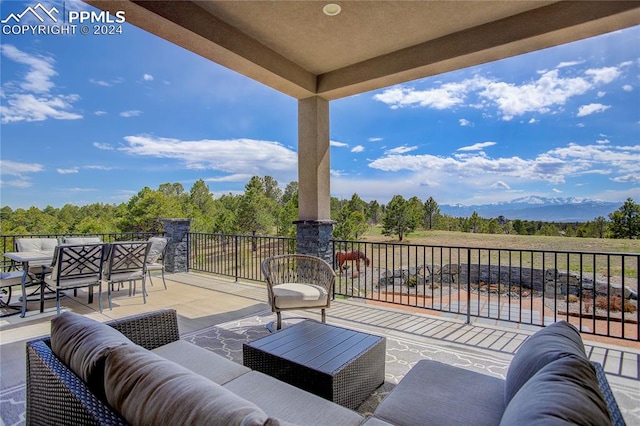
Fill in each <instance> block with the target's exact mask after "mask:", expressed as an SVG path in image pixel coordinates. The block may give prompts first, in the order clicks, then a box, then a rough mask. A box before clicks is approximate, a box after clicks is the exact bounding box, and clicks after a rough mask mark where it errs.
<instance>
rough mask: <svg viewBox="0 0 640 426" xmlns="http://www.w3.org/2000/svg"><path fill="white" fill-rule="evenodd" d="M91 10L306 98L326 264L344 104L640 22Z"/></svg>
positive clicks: (314, 229)
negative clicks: (333, 112)
mask: <svg viewBox="0 0 640 426" xmlns="http://www.w3.org/2000/svg"><path fill="white" fill-rule="evenodd" d="M85 1H86V2H87V3H89V4H91V5H92V6H95V7H97V8H99V9H102V10H104V11H108V12H110V13H111V14H113V15H115V14H116V12H120V13H122V12H124V13H125V16H126V21H127V22H128V23H130V24H133V25H135V26H138V27H140V28H142V29H144V30H146V31H149V32H150V33H152V34H155V35H157V36H159V37H162V38H164V39H166V40H168V41H170V42H172V43H175V44H177V45H179V46H181V47H183V48H185V49H187V50H189V51H192V52H194V53H196V54H198V55H201V56H203V57H205V58H207V59H210V60H211V61H213V62H216V63H218V64H220V65H222V66H225V67H227V68H229V69H231V70H234V71H236V72H238V73H240V74H242V75H245V76H247V77H249V78H251V79H254V80H256V81H258V82H260V83H263V84H265V85H266V86H269V87H271V88H273V89H275V90H278V91H280V92H282V93H284V94H287V95H289V96H291V97H294V98H295V99H297V100H298V184H299V191H298V198H299V203H298V204H299V212H298V221H297V228H298V229H297V231H298V232H297V238H298V252H299V253H306V254H312V255H317V256H319V257H322V258H325V260H330V259H329V253H330V251H331V248H330V240H331V232H332V222H331V216H330V194H331V192H330V183H331V182H330V167H331V159H330V143H329V142H330V134H331V126H330V122H329V116H330V114H329V109H330V102H331V101H332V100H335V99H340V98H344V97H347V96H352V95H357V94H360V93H364V92H367V91H370V90H374V89H379V88H384V87H388V86H391V85H394V84H399V83H403V82H407V81H411V80H416V79H419V78H424V77H429V76H435V75H439V74H442V73H445V72H449V71H453V70H458V69H462V68H467V67H471V66H474V65H478V64H483V63H487V62H491V61H496V60H499V59H504V58H508V57H512V56H516V55H521V54H524V53H528V52H533V51H536V50H541V49H545V48H548V47H552V46H557V45H560V44H564V43H570V42H573V41H577V40H581V39H584V38H588V37H593V36H596V35H600V34H604V33H608V32H611V31H616V30H620V29H623V28H627V27H631V26H634V25H638V24H640V4H638V2H635V1H555V0H552V1H538V0H535V1H473V2H457V1H342V2H335V3H332V2H329V1H179V2H173V1H129V0H118V1H104V0H85Z"/></svg>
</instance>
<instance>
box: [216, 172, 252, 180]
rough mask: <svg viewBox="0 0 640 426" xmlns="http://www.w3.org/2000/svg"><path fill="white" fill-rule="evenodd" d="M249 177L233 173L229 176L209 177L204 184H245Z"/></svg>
mask: <svg viewBox="0 0 640 426" xmlns="http://www.w3.org/2000/svg"><path fill="white" fill-rule="evenodd" d="M251 177H252V176H251V175H248V174H245V173H234V174H231V175H226V176H220V177H211V178H206V179H204V181H205V182H247V181H248V180H249V179H251Z"/></svg>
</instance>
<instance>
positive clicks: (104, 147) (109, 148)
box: [93, 142, 115, 151]
mask: <svg viewBox="0 0 640 426" xmlns="http://www.w3.org/2000/svg"><path fill="white" fill-rule="evenodd" d="M93 146H95V147H96V148H98V149H101V150H103V151H113V150H114V149H115V148H114V147H113V145H110V144H108V143H102V142H94V143H93Z"/></svg>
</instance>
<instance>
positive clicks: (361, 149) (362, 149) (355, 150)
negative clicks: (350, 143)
mask: <svg viewBox="0 0 640 426" xmlns="http://www.w3.org/2000/svg"><path fill="white" fill-rule="evenodd" d="M362 151H364V146H362V145H356V146H354V147H353V148H351V152H362Z"/></svg>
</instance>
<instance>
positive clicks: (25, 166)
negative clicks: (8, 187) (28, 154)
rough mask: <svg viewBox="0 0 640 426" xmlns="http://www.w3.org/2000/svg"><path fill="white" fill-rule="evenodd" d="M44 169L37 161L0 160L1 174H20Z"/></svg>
mask: <svg viewBox="0 0 640 426" xmlns="http://www.w3.org/2000/svg"><path fill="white" fill-rule="evenodd" d="M43 170H44V166H43V165H42V164H38V163H19V162H16V161H8V160H0V173H1V174H3V175H13V176H22V175H24V174H25V173H37V172H41V171H43Z"/></svg>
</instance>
